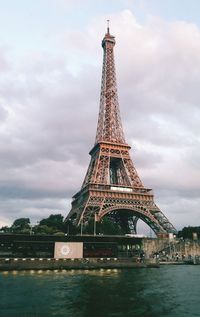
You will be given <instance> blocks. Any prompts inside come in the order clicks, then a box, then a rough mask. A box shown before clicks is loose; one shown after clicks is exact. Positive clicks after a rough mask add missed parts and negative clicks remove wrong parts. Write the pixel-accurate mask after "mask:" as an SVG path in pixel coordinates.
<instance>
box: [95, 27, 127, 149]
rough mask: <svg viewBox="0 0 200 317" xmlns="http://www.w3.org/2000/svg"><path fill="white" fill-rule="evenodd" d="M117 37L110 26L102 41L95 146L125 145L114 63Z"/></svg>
mask: <svg viewBox="0 0 200 317" xmlns="http://www.w3.org/2000/svg"><path fill="white" fill-rule="evenodd" d="M114 46H115V37H114V36H112V35H110V30H109V26H108V28H107V33H106V34H105V36H104V39H103V41H102V47H103V50H104V55H103V70H102V81H101V96H100V109H99V118H98V125H97V134H96V140H95V144H97V143H99V142H112V143H120V144H125V143H126V142H125V138H124V133H123V129H122V123H121V118H120V111H119V104H118V95H117V83H116V73H115V61H114Z"/></svg>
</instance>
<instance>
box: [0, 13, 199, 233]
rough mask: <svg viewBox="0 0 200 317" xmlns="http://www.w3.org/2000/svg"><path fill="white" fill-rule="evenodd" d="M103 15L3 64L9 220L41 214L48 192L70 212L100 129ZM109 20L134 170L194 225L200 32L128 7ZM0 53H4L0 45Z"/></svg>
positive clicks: (170, 211) (167, 209)
mask: <svg viewBox="0 0 200 317" xmlns="http://www.w3.org/2000/svg"><path fill="white" fill-rule="evenodd" d="M105 20H106V18H105V16H102V17H99V18H98V19H97V18H95V19H93V21H91V23H90V24H89V25H88V26H87V27H86V28H85V29H84V30H83V31H80V30H78V31H77V32H75V31H74V30H72V31H69V30H68V31H67V32H66V31H65V30H64V31H63V32H61V33H60V34H58V35H57V37H56V39H55V42H56V44H55V42H54V43H53V42H52V45H60V48H61V47H62V48H63V53H57V55H56V54H55V53H54V54H53V53H51V52H48V53H47V52H41V51H35V52H29V56H23V60H20V59H19V60H18V63H15V64H14V63H13V62H12V65H11V64H10V65H9V64H8V65H7V67H6V68H2V72H4V73H5V74H6V75H5V76H2V78H1V80H0V93H1V100H0V123H1V120H2V125H1V128H0V133H1V138H0V162H1V165H0V169H1V174H0V186H1V207H0V208H1V214H2V217H5V218H6V219H8V221H9V219H12V220H13V219H14V218H17V217H19V216H20V215H22V214H23V215H24V216H25V215H26V216H27V217H28V216H29V215H30V214H31V217H33V214H34V213H35V215H37V217H38V220H39V218H40V217H44V213H45V215H47V210H48V208H49V212H51V211H52V210H51V204H49V203H48V204H47V206H46V207H45V206H44V204H45V203H47V199H50V202H51V203H52V208H54V209H55V210H61V208H62V207H63V213H65V214H67V212H68V211H69V204H68V208H66V209H65V207H64V204H63V201H65V200H66V202H67V201H68V202H69V200H70V198H71V196H72V193H73V192H75V191H78V190H79V189H80V187H81V184H82V181H83V178H84V174H85V173H86V170H87V165H88V163H89V156H88V154H87V152H88V151H89V150H90V148H91V147H92V146H93V142H94V137H95V132H96V122H97V114H98V105H99V89H100V77H101V73H100V72H101V71H100V65H101V62H102V53H101V48H100V43H101V39H102V37H103V35H104V26H105ZM111 20H112V24H111V33H113V34H114V35H115V36H116V42H117V43H116V49H115V56H116V66H117V75H118V76H117V77H118V90H119V95H120V107H121V113H122V117H123V125H124V127H125V132H126V139H127V141H128V143H129V144H130V145H131V146H132V147H133V149H132V154H133V158H134V162H135V165H136V168H138V171H139V174H140V177H141V178H142V180H143V182H144V184H145V185H146V186H147V187H152V188H155V190H156V193H157V195H156V197H155V200H156V202H157V201H158V202H161V207H162V206H163V208H164V210H163V211H164V213H165V214H166V215H167V216H168V218H169V219H170V220H173V221H174V222H175V224H176V225H179V227H181V226H183V225H187V224H190V223H189V220H190V219H189V217H188V215H186V214H187V213H186V209H187V210H190V209H191V210H193V212H192V213H191V216H192V217H193V219H198V215H199V211H198V210H197V205H198V199H199V198H198V195H197V194H195V195H194V193H198V192H199V189H200V177H199V176H200V175H199V157H200V150H199V148H200V147H199V140H200V135H199V123H200V122H199V121H200V119H199V118H200V113H199V112H200V110H199V100H200V92H199V87H198V85H199V79H200V75H199V74H200V40H199V39H200V30H199V28H198V27H197V26H196V25H193V24H189V23H186V22H179V21H176V22H170V23H169V22H166V21H164V20H161V19H159V18H151V19H150V20H149V21H147V22H146V23H144V24H139V23H138V22H137V19H136V17H135V16H134V15H133V13H132V12H131V11H128V10H125V11H123V12H120V13H118V14H113V15H112V16H111ZM63 36H64V37H63ZM61 38H62V39H63V38H66V46H65V49H68V51H67V52H66V51H64V47H63V46H62V45H61V44H60V40H58V39H61ZM1 56H2V57H1ZM71 57H72V61H73V63H74V64H76V65H77V66H76V67H77V72H75V73H72V72H71V69H72V68H73V67H72V65H70V60H71ZM81 57H83V59H82V60H80V58H81ZM1 60H9V58H6V55H5V52H4V53H3V54H1V51H0V65H1ZM1 118H2V119H1ZM170 197H171V200H170ZM174 197H176V203H173V202H174ZM184 197H185V199H187V204H185V205H184V203H185V202H184ZM60 201H62V204H61V205H62V207H61V205H60ZM13 202H14V203H13ZM179 202H180V204H179ZM184 206H186V207H184ZM44 210H45V212H43V211H44ZM181 210H182V211H181ZM34 219H35V218H34ZM193 223H194V221H191V224H193Z"/></svg>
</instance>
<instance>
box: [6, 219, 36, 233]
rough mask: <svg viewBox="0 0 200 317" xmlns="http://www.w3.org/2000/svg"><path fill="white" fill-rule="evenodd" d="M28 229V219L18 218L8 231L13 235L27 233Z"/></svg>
mask: <svg viewBox="0 0 200 317" xmlns="http://www.w3.org/2000/svg"><path fill="white" fill-rule="evenodd" d="M30 228H31V227H30V219H29V218H18V219H16V220H15V221H14V222H13V224H12V226H11V228H10V229H11V231H12V232H14V233H29V232H30Z"/></svg>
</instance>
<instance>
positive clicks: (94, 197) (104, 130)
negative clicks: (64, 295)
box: [67, 27, 176, 234]
mask: <svg viewBox="0 0 200 317" xmlns="http://www.w3.org/2000/svg"><path fill="white" fill-rule="evenodd" d="M114 46H115V38H114V36H112V35H110V32H109V27H108V29H107V33H106V34H105V37H104V39H103V41H102V47H103V51H104V56H103V70H102V83H101V96H100V110H99V118H98V125H97V133H96V140H95V145H94V147H93V148H92V150H91V151H90V155H91V160H90V164H89V167H88V170H87V173H86V176H85V179H84V182H83V185H82V188H81V190H80V191H79V192H78V193H76V194H75V195H74V196H73V201H72V208H71V211H70V213H69V215H68V216H67V220H68V219H73V221H74V222H75V223H76V225H80V223H87V221H88V220H89V219H90V218H91V217H95V218H96V220H97V221H100V220H101V219H102V218H103V217H104V216H105V215H107V214H109V215H111V217H117V215H118V216H119V217H120V218H121V220H122V221H121V223H123V226H124V228H125V230H126V229H127V230H129V232H132V233H135V232H136V225H137V221H138V219H141V220H143V221H144V222H145V223H147V224H148V225H149V226H150V227H151V228H152V229H153V231H154V232H155V233H156V234H158V233H176V229H175V228H174V227H173V225H172V224H171V223H170V222H169V220H168V219H167V218H166V217H165V215H164V214H163V213H162V212H161V210H160V209H159V208H158V207H157V205H156V204H155V202H154V196H153V193H152V190H151V189H148V188H145V187H144V186H143V184H142V182H141V180H140V178H139V176H138V173H137V171H136V169H135V167H134V164H133V161H132V159H131V157H130V154H129V151H130V146H129V145H128V144H127V143H126V142H125V138H124V133H123V129H122V123H121V118H120V111H119V104H118V95H117V84H116V73H115V63H114Z"/></svg>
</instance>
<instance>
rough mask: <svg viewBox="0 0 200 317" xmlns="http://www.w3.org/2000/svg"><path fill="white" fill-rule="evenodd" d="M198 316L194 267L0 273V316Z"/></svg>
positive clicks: (199, 292)
mask: <svg viewBox="0 0 200 317" xmlns="http://www.w3.org/2000/svg"><path fill="white" fill-rule="evenodd" d="M36 316H37V317H51V316H56V317H129V316H130V317H184V316H187V317H193V316H198V317H199V316H200V265H197V266H192V265H183V266H162V267H160V268H148V269H146V268H141V269H128V270H125V269H124V270H92V271H81V270H80V271H75V270H71V271H24V272H16V271H13V272H9V273H8V272H1V273H0V317H36Z"/></svg>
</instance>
